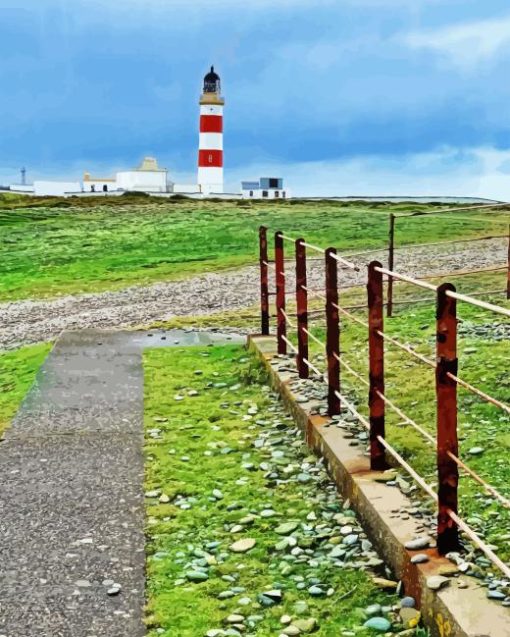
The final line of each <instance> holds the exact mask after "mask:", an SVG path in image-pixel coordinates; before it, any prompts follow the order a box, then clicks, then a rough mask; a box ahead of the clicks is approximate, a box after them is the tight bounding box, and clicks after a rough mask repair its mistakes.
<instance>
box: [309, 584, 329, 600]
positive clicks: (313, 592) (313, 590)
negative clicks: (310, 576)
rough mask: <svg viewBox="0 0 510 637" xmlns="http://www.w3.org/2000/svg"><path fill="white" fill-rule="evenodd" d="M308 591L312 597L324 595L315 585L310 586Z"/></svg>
mask: <svg viewBox="0 0 510 637" xmlns="http://www.w3.org/2000/svg"><path fill="white" fill-rule="evenodd" d="M308 592H309V593H310V595H312V597H321V596H322V595H325V593H324V591H323V590H322V588H321V587H320V586H316V585H313V586H310V588H309V589H308Z"/></svg>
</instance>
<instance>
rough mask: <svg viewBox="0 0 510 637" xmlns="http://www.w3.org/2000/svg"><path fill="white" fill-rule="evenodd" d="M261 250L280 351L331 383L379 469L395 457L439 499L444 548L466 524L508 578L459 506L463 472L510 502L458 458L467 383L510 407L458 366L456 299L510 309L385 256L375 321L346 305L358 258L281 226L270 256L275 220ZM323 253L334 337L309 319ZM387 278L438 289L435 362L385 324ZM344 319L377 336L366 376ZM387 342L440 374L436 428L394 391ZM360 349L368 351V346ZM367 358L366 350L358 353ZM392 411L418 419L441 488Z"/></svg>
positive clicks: (374, 271) (370, 305) (508, 410)
mask: <svg viewBox="0 0 510 637" xmlns="http://www.w3.org/2000/svg"><path fill="white" fill-rule="evenodd" d="M288 244H290V246H291V248H293V252H294V259H290V258H288V259H286V258H285V253H286V245H288ZM259 248H260V291H261V295H260V299H261V331H262V334H264V335H269V333H270V329H269V328H270V320H269V319H270V317H269V295H270V292H269V268H270V267H271V268H272V269H274V271H273V272H272V274H273V275H274V281H275V290H276V292H275V298H276V339H277V351H278V353H279V354H283V355H284V354H287V353H288V351H289V350H290V351H291V352H292V353H293V354H295V356H296V367H297V372H298V374H299V377H300V378H302V379H306V378H310V376H313V377H315V378H317V379H319V380H320V381H321V382H324V383H325V385H326V386H327V404H328V414H329V415H330V416H335V415H339V414H340V413H341V410H342V409H344V410H347V411H348V412H349V413H350V414H352V416H354V418H355V419H356V420H357V421H358V423H359V424H361V425H362V426H363V427H364V428H366V429H367V431H368V432H369V440H370V466H371V469H372V470H374V471H384V470H386V469H388V468H389V462H388V460H389V458H392V462H393V463H394V464H395V463H396V464H397V465H400V466H401V467H402V468H403V469H404V470H405V471H406V472H407V473H408V474H409V475H410V476H411V477H412V478H413V479H414V480H415V482H416V483H417V484H418V485H419V486H420V487H421V488H422V489H423V491H424V492H425V493H426V494H427V495H428V496H429V497H431V498H432V499H433V501H434V502H436V503H437V548H438V551H439V553H440V554H443V555H444V554H446V553H448V552H451V551H457V550H459V548H460V541H459V532H460V531H462V532H464V533H465V534H466V535H467V536H468V537H469V539H470V540H471V541H472V542H474V543H475V544H476V545H477V546H478V547H479V549H481V550H482V551H483V553H484V554H485V555H486V556H487V557H488V558H489V560H491V562H492V563H493V564H494V565H495V566H496V567H497V568H499V569H500V570H501V571H502V572H503V573H504V575H505V576H506V577H508V578H510V567H509V566H508V565H507V564H505V563H504V562H503V561H502V560H501V559H500V558H499V557H498V556H497V555H496V554H495V552H494V550H493V548H492V547H491V546H490V545H489V544H488V543H487V542H485V541H484V540H483V539H482V538H481V537H480V536H479V535H478V534H477V533H476V532H475V531H474V530H473V529H471V528H470V527H469V525H468V524H467V523H466V522H465V521H464V520H463V519H462V518H461V517H460V516H459V514H458V508H459V507H458V498H459V495H458V485H459V470H461V471H463V472H464V473H465V474H466V475H467V476H468V477H469V478H471V479H472V480H474V481H475V482H476V483H477V484H478V485H480V486H481V487H482V488H483V489H484V490H485V491H486V492H487V493H489V494H490V495H491V496H492V497H493V498H494V499H495V500H496V501H497V503H498V504H499V505H500V506H502V507H504V508H505V509H510V500H509V499H508V498H507V497H506V496H505V495H504V494H502V493H500V492H499V491H498V489H496V488H495V487H494V486H493V485H491V484H489V483H488V482H487V481H486V480H484V478H482V477H481V476H480V475H479V474H478V473H477V472H476V471H475V470H473V469H472V468H471V467H469V466H468V465H467V464H466V463H464V462H463V461H462V460H461V458H460V457H459V456H460V454H459V443H458V432H457V420H458V412H459V409H458V398H457V393H458V388H459V387H460V388H462V389H463V390H465V391H467V392H469V393H471V394H473V395H474V396H476V397H477V398H478V399H480V400H483V401H485V402H487V403H489V404H491V405H492V406H493V407H495V408H497V409H499V410H501V411H503V412H504V413H505V414H510V405H508V404H506V403H504V402H503V401H501V400H499V399H497V398H495V397H493V396H491V395H489V394H488V393H486V392H485V391H482V390H481V389H480V388H478V387H476V386H475V385H473V384H471V383H470V382H468V381H466V380H465V379H464V378H461V377H460V376H459V372H458V368H459V361H458V354H457V351H458V334H457V322H458V321H457V304H458V303H459V302H460V303H465V304H468V305H471V306H474V307H477V308H481V309H484V310H486V311H488V312H492V313H494V314H497V315H498V316H503V317H505V318H510V309H508V308H507V307H503V306H499V305H495V304H493V303H489V302H487V301H483V300H480V299H477V298H475V297H474V296H467V295H465V294H460V293H458V292H457V291H456V289H455V286H454V285H452V284H451V283H448V282H445V283H442V284H441V285H439V286H437V285H434V284H432V283H429V282H428V281H425V280H423V279H418V278H414V277H411V276H408V275H405V274H402V273H399V272H397V271H395V270H394V269H392V268H390V267H388V268H385V267H383V265H382V264H381V263H380V262H379V261H371V262H370V263H369V264H368V271H367V279H366V284H367V295H366V303H365V304H364V306H363V307H365V308H366V310H367V320H363V319H362V318H360V317H359V316H357V315H355V314H353V313H352V312H351V311H350V309H352V308H349V309H348V308H347V307H342V305H341V304H340V301H339V289H340V288H341V281H340V271H341V270H342V269H343V268H347V269H351V270H358V271H359V269H360V268H359V266H358V265H356V264H354V263H352V262H351V261H349V260H348V259H346V258H344V257H341V256H339V255H338V254H337V251H336V249H335V248H334V247H329V248H326V249H324V248H322V247H320V246H317V245H314V244H311V243H307V242H306V241H305V240H304V239H303V238H302V237H298V238H293V237H290V236H288V235H285V234H283V233H282V232H276V233H275V239H274V261H270V260H269V258H268V241H267V228H265V227H261V228H260V230H259ZM308 251H311V252H314V253H320V254H321V255H322V257H323V258H324V267H325V279H324V287H323V290H322V293H321V292H319V291H314V294H313V296H314V298H319V299H320V300H322V301H323V302H324V316H325V331H326V337H325V341H323V340H321V339H320V338H318V337H317V336H316V335H315V334H313V331H312V330H311V329H310V326H309V318H310V317H311V316H312V315H313V316H314V318H315V316H316V314H317V313H310V312H309V309H308V302H309V300H310V294H309V292H310V291H309V289H308V285H307V252H308ZM292 262H294V268H293V269H294V272H295V289H294V290H288V289H287V278H288V277H287V275H286V272H285V265H286V264H289V263H292ZM385 279H386V280H392V281H395V282H401V283H406V284H408V285H410V286H413V287H418V288H421V289H425V290H427V291H428V292H430V293H433V296H432V298H430V297H427V299H423V300H424V301H425V300H426V301H428V302H430V301H431V300H435V308H436V324H435V328H436V330H435V331H436V356H435V360H432V359H431V358H428V357H427V356H424V355H423V354H421V353H419V352H417V351H415V349H414V348H413V347H411V346H410V345H408V344H405V343H402V342H400V340H398V339H396V338H394V337H392V336H390V335H389V334H387V332H386V331H385V329H384V306H385V304H387V301H386V300H385V294H384V292H385V286H384V283H385ZM288 293H293V294H294V295H295V303H296V311H295V315H294V316H291V315H290V312H288V311H287V308H286V300H287V296H288ZM340 317H342V318H344V319H346V320H348V321H351V322H352V323H355V324H357V325H358V326H361V327H362V328H364V329H366V331H367V332H366V333H367V341H368V357H367V358H368V361H367V367H368V374H367V375H366V376H364V375H363V374H360V373H359V372H357V371H356V370H355V369H354V368H353V366H352V365H351V364H350V363H349V361H348V360H346V357H345V353H343V352H341V349H340ZM288 330H292V331H293V333H294V334H295V337H296V339H297V345H294V343H293V342H292V340H291V338H289V334H288ZM310 341H312V342H314V343H315V344H316V345H318V346H320V348H321V349H322V350H323V351H324V353H325V357H326V362H327V369H325V370H321V369H319V368H318V367H317V366H316V365H315V364H314V363H312V362H311V361H310V353H309V342H310ZM385 345H387V346H389V347H392V348H396V349H397V350H399V351H400V352H403V353H405V354H406V355H407V356H409V357H410V358H412V359H414V360H415V361H417V362H419V363H420V364H423V365H426V366H427V367H429V368H431V369H433V370H434V372H435V412H436V425H437V433H436V436H433V435H431V434H430V433H429V432H428V431H427V430H426V429H425V428H424V427H423V426H421V425H420V424H419V423H417V422H416V421H415V420H414V419H413V418H411V417H410V416H409V415H408V414H407V413H405V412H404V410H403V409H401V408H400V407H399V406H398V405H397V404H396V403H395V402H394V401H393V400H390V398H388V396H387V395H386V392H385V379H386V374H385V362H386V361H385ZM360 351H361V350H360ZM356 355H357V356H358V357H359V356H360V354H359V353H358V352H357V353H356ZM341 370H344V371H345V373H346V374H349V375H350V376H352V377H353V378H355V379H356V381H357V382H358V383H359V384H360V385H362V386H363V391H365V392H366V393H367V403H368V413H369V416H368V418H365V417H364V416H363V415H362V414H361V413H360V412H359V410H358V409H357V408H356V406H355V405H354V404H353V402H352V400H350V399H349V397H348V396H347V395H346V394H345V392H343V391H342V388H341V376H343V373H344V372H343V371H342V372H341ZM387 410H389V411H391V412H393V413H394V414H396V415H397V416H398V418H399V419H400V424H402V425H405V426H409V427H412V428H413V429H414V430H415V431H417V432H418V433H419V434H420V435H421V436H422V437H423V438H424V439H425V441H426V443H427V444H429V445H433V446H434V447H435V450H436V458H437V462H436V471H437V479H438V489H437V492H436V491H434V489H433V488H432V487H431V486H430V484H428V483H427V482H426V480H425V479H424V478H423V477H422V476H420V475H419V473H418V472H417V471H416V470H415V469H414V468H413V467H412V466H411V465H410V464H409V463H408V462H406V461H405V460H404V458H403V457H402V456H401V455H400V454H399V452H398V451H397V450H396V449H395V448H394V447H393V446H392V445H391V443H390V442H388V440H387V436H386V414H387Z"/></svg>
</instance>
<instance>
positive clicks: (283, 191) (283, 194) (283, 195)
mask: <svg viewBox="0 0 510 637" xmlns="http://www.w3.org/2000/svg"><path fill="white" fill-rule="evenodd" d="M285 196H286V195H285V190H282V197H283V198H284V199H285Z"/></svg>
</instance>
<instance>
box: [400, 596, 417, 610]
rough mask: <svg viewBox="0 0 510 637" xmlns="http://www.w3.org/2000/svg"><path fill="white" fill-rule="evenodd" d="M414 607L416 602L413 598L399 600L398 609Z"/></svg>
mask: <svg viewBox="0 0 510 637" xmlns="http://www.w3.org/2000/svg"><path fill="white" fill-rule="evenodd" d="M415 606H416V600H415V599H414V597H409V596H407V597H402V599H401V600H400V608H414V607H415Z"/></svg>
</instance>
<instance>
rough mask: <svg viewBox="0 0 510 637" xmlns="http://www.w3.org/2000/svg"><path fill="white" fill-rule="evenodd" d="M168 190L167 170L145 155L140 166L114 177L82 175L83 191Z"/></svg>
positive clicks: (120, 172)
mask: <svg viewBox="0 0 510 637" xmlns="http://www.w3.org/2000/svg"><path fill="white" fill-rule="evenodd" d="M114 190H115V191H116V190H122V191H123V192H133V191H139V192H148V193H151V192H168V191H169V184H168V171H167V170H166V168H160V167H159V166H158V162H157V160H156V159H155V158H154V157H145V158H144V160H143V161H142V163H141V164H140V166H138V168H135V169H133V170H121V171H119V172H118V173H117V174H116V176H115V179H111V178H103V177H92V176H91V175H90V173H88V172H86V173H85V174H84V175H83V191H84V192H99V193H100V192H111V191H114Z"/></svg>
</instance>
